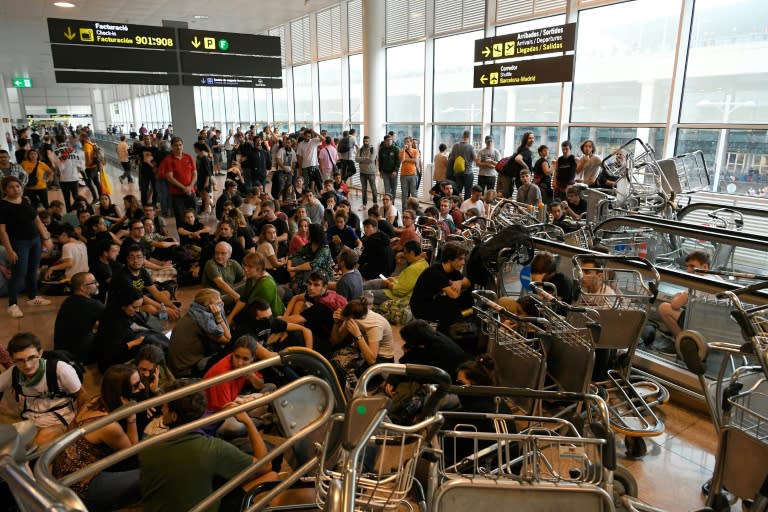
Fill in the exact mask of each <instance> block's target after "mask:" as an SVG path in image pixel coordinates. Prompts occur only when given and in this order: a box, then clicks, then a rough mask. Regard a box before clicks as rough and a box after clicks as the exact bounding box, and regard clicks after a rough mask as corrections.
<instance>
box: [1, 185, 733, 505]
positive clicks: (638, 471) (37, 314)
mask: <svg viewBox="0 0 768 512" xmlns="http://www.w3.org/2000/svg"><path fill="white" fill-rule="evenodd" d="M218 179H219V180H221V178H218ZM113 181H114V183H115V187H116V189H117V190H116V194H115V196H116V197H115V202H117V201H118V200H119V198H120V197H121V195H122V194H121V193H129V192H128V190H125V191H124V192H123V190H122V187H121V186H120V184H119V182H118V181H117V180H116V179H114V180H113ZM132 192H135V193H138V191H137V190H135V191H132ZM53 194H55V193H53ZM53 194H52V196H53ZM353 195H354V194H353ZM353 199H354V202H355V203H358V202H359V199H355V198H354V197H353ZM355 206H357V204H355ZM171 221H172V219H171ZM194 292H195V290H194V289H193V288H187V289H184V288H182V289H180V290H179V294H178V296H179V299H180V300H181V301H182V302H183V303H185V304H189V302H190V301H191V298H192V296H193V295H194ZM52 299H53V304H51V305H50V306H43V307H35V308H33V307H25V308H24V315H25V316H24V318H21V319H17V320H15V319H12V318H10V317H9V316H8V313H7V311H6V308H5V307H4V302H3V307H0V340H2V342H5V341H6V340H8V339H9V338H10V337H11V336H12V335H13V334H14V333H16V332H21V331H32V332H34V333H36V334H38V335H39V336H40V337H41V338H42V340H43V343H44V347H46V348H49V347H52V344H53V326H54V321H55V318H56V312H57V309H58V306H59V305H60V304H61V302H62V301H63V297H53V298H52ZM397 341H400V339H399V336H397ZM97 380H98V375H97V374H95V372H88V373H87V374H86V381H87V382H86V385H87V388H88V389H89V390H90V391H97V389H98V385H97V383H96V381H97ZM660 415H661V416H662V418H663V419H664V422H665V425H666V431H665V433H663V434H662V435H660V436H658V437H655V438H650V439H648V440H647V442H648V454H647V455H646V456H645V457H643V458H642V459H641V460H631V459H628V458H626V457H624V456H623V452H624V447H623V443H622V442H619V443H618V451H619V455H620V463H621V464H623V465H624V466H626V467H627V468H628V469H629V471H630V472H631V473H632V474H633V475H634V476H635V477H636V478H637V480H638V484H639V489H640V498H641V499H643V500H645V501H646V502H647V503H649V504H651V505H654V506H657V507H659V508H662V509H665V510H670V511H684V510H690V509H693V508H696V507H700V506H702V504H703V498H702V495H701V491H700V489H701V485H702V483H704V482H705V481H706V480H707V479H708V478H709V477H710V476H711V472H712V470H713V467H714V460H715V457H714V454H715V451H716V446H717V440H716V436H715V431H714V428H713V426H712V422H711V420H710V419H709V417H708V416H706V415H704V414H703V413H699V412H696V411H692V410H691V409H690V408H689V407H687V406H685V405H683V404H679V403H675V402H671V403H668V404H666V405H664V406H663V407H661V408H660ZM733 510H737V509H736V507H734V508H733Z"/></svg>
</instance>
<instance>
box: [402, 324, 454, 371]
mask: <svg viewBox="0 0 768 512" xmlns="http://www.w3.org/2000/svg"><path fill="white" fill-rule="evenodd" d="M420 341H422V342H423V343H424V347H414V348H412V349H409V350H406V351H405V353H404V354H403V356H402V357H401V358H400V363H401V364H427V365H430V366H436V367H438V368H441V369H443V370H445V371H446V372H447V373H448V375H451V376H453V375H456V370H457V369H458V367H459V365H461V363H463V362H464V361H466V360H467V356H466V355H465V353H464V349H462V348H461V347H460V346H459V345H458V343H456V342H455V341H453V340H452V339H451V338H449V337H448V336H446V335H445V334H443V333H441V332H437V331H432V332H430V333H429V334H427V335H425V336H424V337H423V339H421V340H420Z"/></svg>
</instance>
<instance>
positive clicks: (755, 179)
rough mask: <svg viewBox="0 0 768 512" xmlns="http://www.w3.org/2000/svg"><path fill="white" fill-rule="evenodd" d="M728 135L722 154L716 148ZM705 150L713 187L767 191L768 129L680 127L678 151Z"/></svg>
mask: <svg viewBox="0 0 768 512" xmlns="http://www.w3.org/2000/svg"><path fill="white" fill-rule="evenodd" d="M721 137H725V146H724V150H723V152H722V155H720V156H718V152H717V148H718V146H719V145H720V142H721ZM697 149H698V150H701V151H702V152H703V153H704V161H705V162H706V164H707V170H708V171H709V176H710V182H712V190H714V191H716V192H723V193H729V194H739V195H750V196H760V197H766V196H767V195H768V130H738V129H730V130H718V129H709V130H701V129H689V128H686V129H680V130H678V132H677V147H676V148H675V153H676V154H682V153H689V152H691V151H695V150H697Z"/></svg>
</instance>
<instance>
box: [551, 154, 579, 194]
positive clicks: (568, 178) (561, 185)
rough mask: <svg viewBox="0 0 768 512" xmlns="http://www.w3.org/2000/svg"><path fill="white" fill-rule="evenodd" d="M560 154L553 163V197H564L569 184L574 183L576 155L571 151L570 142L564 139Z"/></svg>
mask: <svg viewBox="0 0 768 512" xmlns="http://www.w3.org/2000/svg"><path fill="white" fill-rule="evenodd" d="M560 149H561V150H562V153H563V154H562V155H561V156H560V157H558V159H557V164H556V165H555V176H554V179H553V180H552V184H553V188H554V192H553V194H554V197H555V199H560V200H562V199H564V198H565V191H566V189H567V188H568V186H569V185H573V184H574V183H576V166H577V165H578V164H577V163H576V157H575V156H573V153H572V152H571V149H572V147H571V143H570V142H569V141H567V140H566V141H565V142H563V143H562V144H561V145H560Z"/></svg>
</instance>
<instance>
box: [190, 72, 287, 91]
mask: <svg viewBox="0 0 768 512" xmlns="http://www.w3.org/2000/svg"><path fill="white" fill-rule="evenodd" d="M181 85H202V86H206V87H253V88H265V89H281V88H282V87H283V79H282V78H258V77H253V76H210V75H182V76H181Z"/></svg>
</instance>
